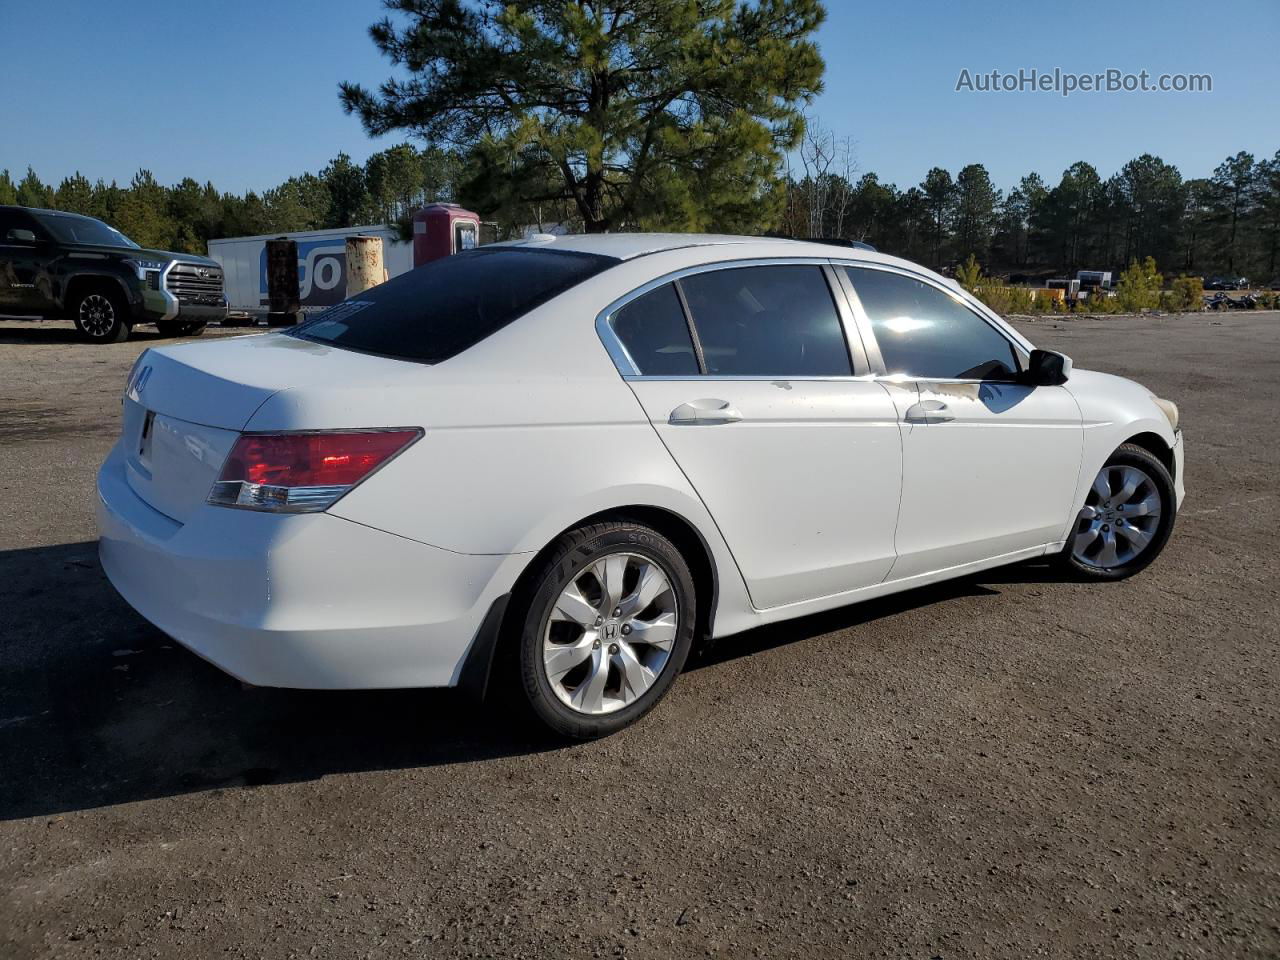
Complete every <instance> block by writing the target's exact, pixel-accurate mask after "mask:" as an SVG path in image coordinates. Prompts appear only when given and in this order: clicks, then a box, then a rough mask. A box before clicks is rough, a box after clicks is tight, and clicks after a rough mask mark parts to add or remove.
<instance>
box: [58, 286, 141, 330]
mask: <svg viewBox="0 0 1280 960" xmlns="http://www.w3.org/2000/svg"><path fill="white" fill-rule="evenodd" d="M127 317H128V312H127V310H126V308H125V303H124V299H123V298H122V297H121V296H120V295H119V294H117V293H115V292H114V291H111V290H87V291H85V292H84V293H79V294H77V295H76V297H75V299H74V300H73V301H72V302H71V319H72V320H73V321H74V322H75V325H76V329H77V330H79V331H80V335H81V336H83V337H84V338H85V339H86V340H88V341H90V342H91V343H122V342H123V341H125V340H128V339H129V322H128V320H127Z"/></svg>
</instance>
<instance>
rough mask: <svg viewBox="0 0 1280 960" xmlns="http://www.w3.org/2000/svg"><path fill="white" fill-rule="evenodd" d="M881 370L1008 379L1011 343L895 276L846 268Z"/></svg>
mask: <svg viewBox="0 0 1280 960" xmlns="http://www.w3.org/2000/svg"><path fill="white" fill-rule="evenodd" d="M845 270H846V272H847V273H848V275H849V280H850V282H852V284H853V289H854V290H855V291H857V294H858V299H859V300H861V301H862V307H863V309H864V310H865V311H866V313H867V317H868V318H869V319H870V321H871V327H872V329H873V330H874V331H875V335H876V342H877V343H878V344H879V345H880V355H881V357H882V358H883V359H884V367H885V372H886V373H889V374H903V375H905V376H909V377H918V378H922V379H930V380H1012V379H1013V378H1014V377H1015V375H1016V372H1017V370H1018V359H1017V355H1016V354H1015V353H1014V350H1013V345H1012V344H1011V343H1010V342H1009V340H1008V339H1006V338H1005V336H1004V335H1003V334H1002V333H1000V332H999V331H998V330H996V328H995V327H993V326H992V325H991V324H989V323H988V322H987V321H986V320H984V319H983V318H982V317H980V316H978V314H977V313H975V312H974V311H973V310H971V309H969V308H968V307H966V306H965V305H964V304H963V303H961V302H959V301H958V300H957V299H956V298H954V297H952V296H950V295H949V294H946V293H943V292H942V291H941V290H939V289H938V288H937V287H935V286H933V285H932V284H928V283H925V282H923V281H922V280H916V279H915V278H914V277H908V276H906V275H905V274H901V273H892V272H890V271H887V270H868V269H861V268H858V267H846V268H845Z"/></svg>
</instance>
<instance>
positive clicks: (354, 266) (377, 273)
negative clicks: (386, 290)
mask: <svg viewBox="0 0 1280 960" xmlns="http://www.w3.org/2000/svg"><path fill="white" fill-rule="evenodd" d="M386 279H387V268H386V265H385V263H384V262H383V256H382V238H381V237H366V236H364V235H363V234H357V235H355V236H350V237H347V296H348V297H353V296H355V295H356V294H357V293H363V292H364V291H365V290H368V289H369V288H370V287H376V286H377V285H378V284H380V283H383V282H384V281H385V280H386Z"/></svg>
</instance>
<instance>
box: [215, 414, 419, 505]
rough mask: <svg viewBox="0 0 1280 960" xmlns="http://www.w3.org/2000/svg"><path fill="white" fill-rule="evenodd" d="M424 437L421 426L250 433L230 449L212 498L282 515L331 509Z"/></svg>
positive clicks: (218, 502) (220, 502)
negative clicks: (348, 493) (370, 475)
mask: <svg viewBox="0 0 1280 960" xmlns="http://www.w3.org/2000/svg"><path fill="white" fill-rule="evenodd" d="M420 436H422V431H421V430H420V429H417V428H412V429H401V430H349V431H334V432H331V433H277V434H265V433H246V434H243V435H241V437H240V439H239V440H237V441H236V443H235V446H234V447H232V448H231V453H230V454H229V455H228V456H227V460H226V463H224V464H223V465H222V472H221V473H220V474H219V475H218V480H217V482H216V483H215V484H214V485H213V490H211V491H210V493H209V502H210V503H215V504H218V505H220V506H224V507H244V508H246V509H249V510H274V511H277V512H280V513H315V512H318V511H320V510H326V509H328V508H329V507H330V506H332V505H333V503H334V502H335V501H336V500H337V499H338V498H339V497H341V496H342V495H343V494H345V493H346V492H347V491H348V490H350V489H351V488H352V487H354V486H355V485H356V484H358V483H359V482H360V481H362V480H363V479H364V478H365V477H367V476H369V474H371V473H372V472H373V471H374V470H376V469H378V467H380V466H382V465H383V464H384V463H386V462H387V461H388V460H390V459H391V458H392V457H394V456H396V455H397V454H399V453H400V452H401V451H402V450H404V449H405V448H406V447H408V446H409V444H411V443H413V442H414V441H415V440H417V439H418V438H419V437H420Z"/></svg>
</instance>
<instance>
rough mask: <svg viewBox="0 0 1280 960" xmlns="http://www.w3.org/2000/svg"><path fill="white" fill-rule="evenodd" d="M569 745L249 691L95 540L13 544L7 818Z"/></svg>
mask: <svg viewBox="0 0 1280 960" xmlns="http://www.w3.org/2000/svg"><path fill="white" fill-rule="evenodd" d="M1018 572H1019V573H1026V574H1028V575H1029V577H1028V576H1024V577H1020V578H1018V577H1017V576H1016V574H1014V577H1011V579H1013V578H1017V579H1024V580H1025V579H1028V578H1030V579H1034V578H1035V574H1034V571H1033V570H1032V569H1027V570H1024V569H1022V568H1019V569H1018ZM983 582H984V583H991V582H993V580H992V578H991V577H990V575H987V576H985V577H984V579H983ZM995 593H996V591H993V590H990V589H989V588H987V587H985V586H979V585H978V584H976V583H973V582H970V581H963V580H962V581H955V582H951V583H948V584H944V585H941V586H937V587H932V588H926V589H921V590H915V591H912V592H910V593H906V594H900V595H897V596H895V597H890V598H885V599H881V600H875V601H870V602H867V603H863V604H859V605H857V606H854V607H846V608H842V609H840V610H835V611H831V612H829V613H824V614H819V615H816V616H811V617H806V618H803V619H800V620H794V621H789V622H787V623H783V624H777V625H772V626H769V627H763V628H760V629H758V630H753V631H751V632H750V633H747V634H744V635H742V636H739V637H735V638H734V639H733V641H732V643H729V642H722V643H720V644H718V645H717V646H715V647H714V648H713V649H711V650H710V651H707V652H705V653H702V654H700V655H699V656H698V657H697V658H695V660H694V661H693V662H691V663H690V669H707V668H712V667H714V666H715V665H717V664H720V663H724V662H726V661H728V660H731V659H734V658H737V657H741V656H748V655H750V654H752V653H757V652H759V651H761V650H765V649H768V648H771V647H776V646H781V645H784V644H789V643H793V642H796V641H800V640H804V639H807V638H810V637H815V636H820V635H822V634H824V633H828V632H831V631H835V630H841V629H846V628H849V627H853V626H857V625H858V624H860V623H865V622H867V621H869V620H873V619H878V618H882V617H887V616H892V615H894V614H896V613H900V612H902V611H904V610H909V609H916V608H919V607H921V606H927V605H929V604H932V603H938V602H944V601H946V600H949V599H954V598H956V597H959V596H974V595H980V594H989V595H994V594H995ZM564 746H565V745H564V744H563V743H557V742H555V741H554V740H552V739H550V738H548V737H546V736H544V735H542V734H541V733H540V732H539V731H537V730H536V729H531V727H530V725H529V724H527V723H518V722H513V718H512V716H511V714H510V712H509V711H507V710H504V709H503V707H502V705H501V704H500V703H497V704H494V703H490V704H485V705H482V704H478V703H475V702H473V701H472V700H470V699H469V698H467V697H465V696H464V695H462V694H460V693H457V692H455V691H429V690H428V691H423V690H408V691H406V690H388V691H367V692H321V691H295V690H273V689H256V688H246V687H243V686H242V685H241V684H240V683H239V682H237V681H236V680H234V679H232V678H231V677H228V676H227V675H226V674H223V673H222V672H221V671H219V670H218V669H216V668H215V667H212V666H210V665H209V664H207V663H205V662H204V661H202V660H200V659H199V658H198V657H196V656H195V655H193V654H191V653H189V652H187V651H186V650H184V649H183V648H182V647H180V646H179V645H178V644H176V643H175V642H174V641H172V640H171V639H169V638H168V637H166V636H165V635H164V634H162V633H160V632H159V631H158V630H156V629H155V628H154V627H152V626H150V625H149V624H147V623H146V622H145V621H143V620H142V619H141V618H140V617H139V616H138V615H137V614H135V613H134V612H133V611H132V610H131V609H130V608H129V607H128V606H127V605H126V604H125V603H124V602H123V601H122V600H121V599H120V598H119V597H118V596H117V595H116V594H115V591H114V590H113V589H112V588H111V586H110V584H109V583H108V582H107V580H106V577H105V576H104V575H103V573H102V570H101V568H100V567H99V565H98V559H97V544H96V543H93V542H83V543H73V544H64V545H61V546H53V547H40V548H34V549H26V550H10V551H4V552H0V770H2V771H4V774H3V776H0V819H4V820H7V819H15V818H21V817H31V816H42V815H50V814H56V813H64V812H68V811H72V810H80V809H87V808H92V807H101V806H109V805H113V804H118V803H127V802H131V801H136V800H146V799H151V798H155V797H161V796H171V795H177V794H183V793H188V792H193V791H201V790H211V789H218V788H223V787H233V786H245V785H249V786H258V785H264V784H270V783H278V782H296V781H305V780H311V779H316V778H319V777H322V776H324V775H326V774H334V773H345V772H355V771H368V770H388V769H402V768H410V767H423V766H433V765H438V764H451V763H460V762H465V761H476V760H485V759H490V758H495V757H501V756H509V755H513V754H530V753H536V752H540V751H545V750H551V749H560V748H563V747H564Z"/></svg>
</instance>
